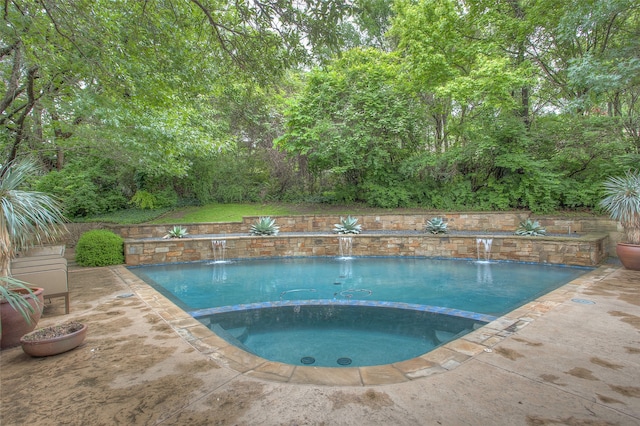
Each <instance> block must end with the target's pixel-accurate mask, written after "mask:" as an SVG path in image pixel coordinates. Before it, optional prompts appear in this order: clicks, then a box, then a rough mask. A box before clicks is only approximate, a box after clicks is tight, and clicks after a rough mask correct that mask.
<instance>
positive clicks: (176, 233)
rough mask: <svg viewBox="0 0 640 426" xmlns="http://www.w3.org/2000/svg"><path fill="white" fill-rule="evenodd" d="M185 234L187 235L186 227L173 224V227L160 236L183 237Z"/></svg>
mask: <svg viewBox="0 0 640 426" xmlns="http://www.w3.org/2000/svg"><path fill="white" fill-rule="evenodd" d="M187 235H189V233H188V232H187V228H183V227H182V226H174V227H173V228H171V229H169V231H168V232H167V235H165V236H164V237H162V238H184V237H186V236H187Z"/></svg>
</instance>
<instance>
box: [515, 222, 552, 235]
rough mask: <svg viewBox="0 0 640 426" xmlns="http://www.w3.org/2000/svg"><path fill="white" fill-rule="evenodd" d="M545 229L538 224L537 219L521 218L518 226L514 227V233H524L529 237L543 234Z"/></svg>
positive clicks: (545, 231)
mask: <svg viewBox="0 0 640 426" xmlns="http://www.w3.org/2000/svg"><path fill="white" fill-rule="evenodd" d="M546 233H547V230H546V229H544V228H543V227H542V226H540V223H538V221H532V220H531V219H527V220H523V221H522V222H520V226H518V229H516V235H524V236H530V237H537V236H540V235H545V234H546Z"/></svg>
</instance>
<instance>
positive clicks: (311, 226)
mask: <svg viewBox="0 0 640 426" xmlns="http://www.w3.org/2000/svg"><path fill="white" fill-rule="evenodd" d="M341 217H345V216H340V215H301V216H273V218H274V219H276V224H277V225H278V226H279V227H280V231H281V232H327V233H330V232H331V231H332V230H333V228H334V225H335V224H336V223H339V222H340V218H341ZM354 217H356V218H357V219H358V223H359V224H361V225H362V227H363V229H365V230H367V231H421V230H424V227H425V224H426V222H427V221H428V220H430V219H432V218H434V217H441V218H443V219H444V220H445V222H447V223H448V227H449V229H450V230H452V231H472V232H474V231H475V232H483V233H485V232H515V230H516V229H517V228H518V225H519V224H520V222H521V221H523V220H526V219H532V220H537V221H539V222H540V225H541V226H543V227H544V228H546V230H547V232H548V233H552V234H574V233H578V234H582V233H590V232H599V231H600V230H599V229H598V228H601V227H602V226H603V223H607V222H611V221H608V220H606V219H605V220H603V219H602V218H597V217H594V218H567V217H546V216H545V217H542V216H541V217H535V216H532V215H531V213H530V212H526V211H522V212H506V213H491V212H486V213H484V212H473V213H464V212H462V213H455V212H454V213H450V212H448V213H442V212H428V213H425V214H388V215H366V216H365V215H361V216H354ZM257 219H258V216H247V217H244V218H243V220H242V221H241V222H216V223H187V224H182V225H180V226H183V227H184V228H186V229H187V231H188V232H189V234H191V235H209V234H234V233H240V234H244V233H246V234H248V233H249V229H250V228H251V225H252V224H254V223H255V222H256V220H257ZM611 223H612V224H613V227H614V228H615V222H611ZM106 227H108V228H109V229H112V230H113V231H114V232H116V233H117V234H119V235H121V236H122V237H123V238H160V237H162V236H164V235H166V233H167V231H168V230H169V229H170V228H172V227H173V224H167V225H129V226H111V225H106Z"/></svg>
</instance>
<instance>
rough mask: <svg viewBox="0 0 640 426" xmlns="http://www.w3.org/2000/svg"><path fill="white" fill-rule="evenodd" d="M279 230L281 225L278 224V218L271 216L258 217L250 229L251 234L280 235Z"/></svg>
mask: <svg viewBox="0 0 640 426" xmlns="http://www.w3.org/2000/svg"><path fill="white" fill-rule="evenodd" d="M278 232H280V227H279V226H277V225H276V220H275V219H272V218H270V217H269V216H265V217H261V218H260V219H258V220H257V221H256V223H254V224H253V225H251V229H250V230H249V233H250V234H251V235H278Z"/></svg>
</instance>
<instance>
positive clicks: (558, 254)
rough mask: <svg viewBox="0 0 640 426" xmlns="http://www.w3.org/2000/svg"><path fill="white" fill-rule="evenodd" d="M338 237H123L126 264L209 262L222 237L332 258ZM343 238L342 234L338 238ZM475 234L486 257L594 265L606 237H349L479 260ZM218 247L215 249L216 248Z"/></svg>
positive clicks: (381, 248)
mask: <svg viewBox="0 0 640 426" xmlns="http://www.w3.org/2000/svg"><path fill="white" fill-rule="evenodd" d="M340 238H341V237H339V236H336V235H329V234H328V235H309V236H283V235H282V236H269V237H250V236H242V237H238V236H230V237H226V238H225V237H224V236H216V237H212V238H181V239H169V240H161V239H160V240H158V239H155V240H154V239H146V240H145V239H142V240H133V239H129V240H126V242H125V257H126V264H127V265H132V266H133V265H144V264H154V263H175V262H191V261H204V260H214V259H215V258H216V255H217V256H219V251H218V253H215V254H214V247H213V243H212V240H218V241H219V240H221V239H224V241H225V258H226V259H237V258H252V257H289V256H338V255H340ZM342 238H344V237H342ZM478 238H491V240H492V241H491V250H490V254H489V256H490V259H491V260H512V261H523V262H537V263H553V264H564V265H578V266H595V265H597V264H599V263H601V262H602V261H604V260H605V259H607V257H608V256H609V253H608V236H606V235H586V236H583V237H571V238H560V237H518V236H487V235H477V236H468V235H466V236H456V235H451V234H449V235H446V236H433V235H428V234H420V235H375V234H367V235H362V234H360V235H354V236H352V237H351V243H352V255H354V256H426V257H444V258H462V259H477V258H478V256H480V257H481V258H484V256H485V253H484V245H483V244H482V243H480V244H479V243H478ZM218 250H220V249H219V248H218Z"/></svg>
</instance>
